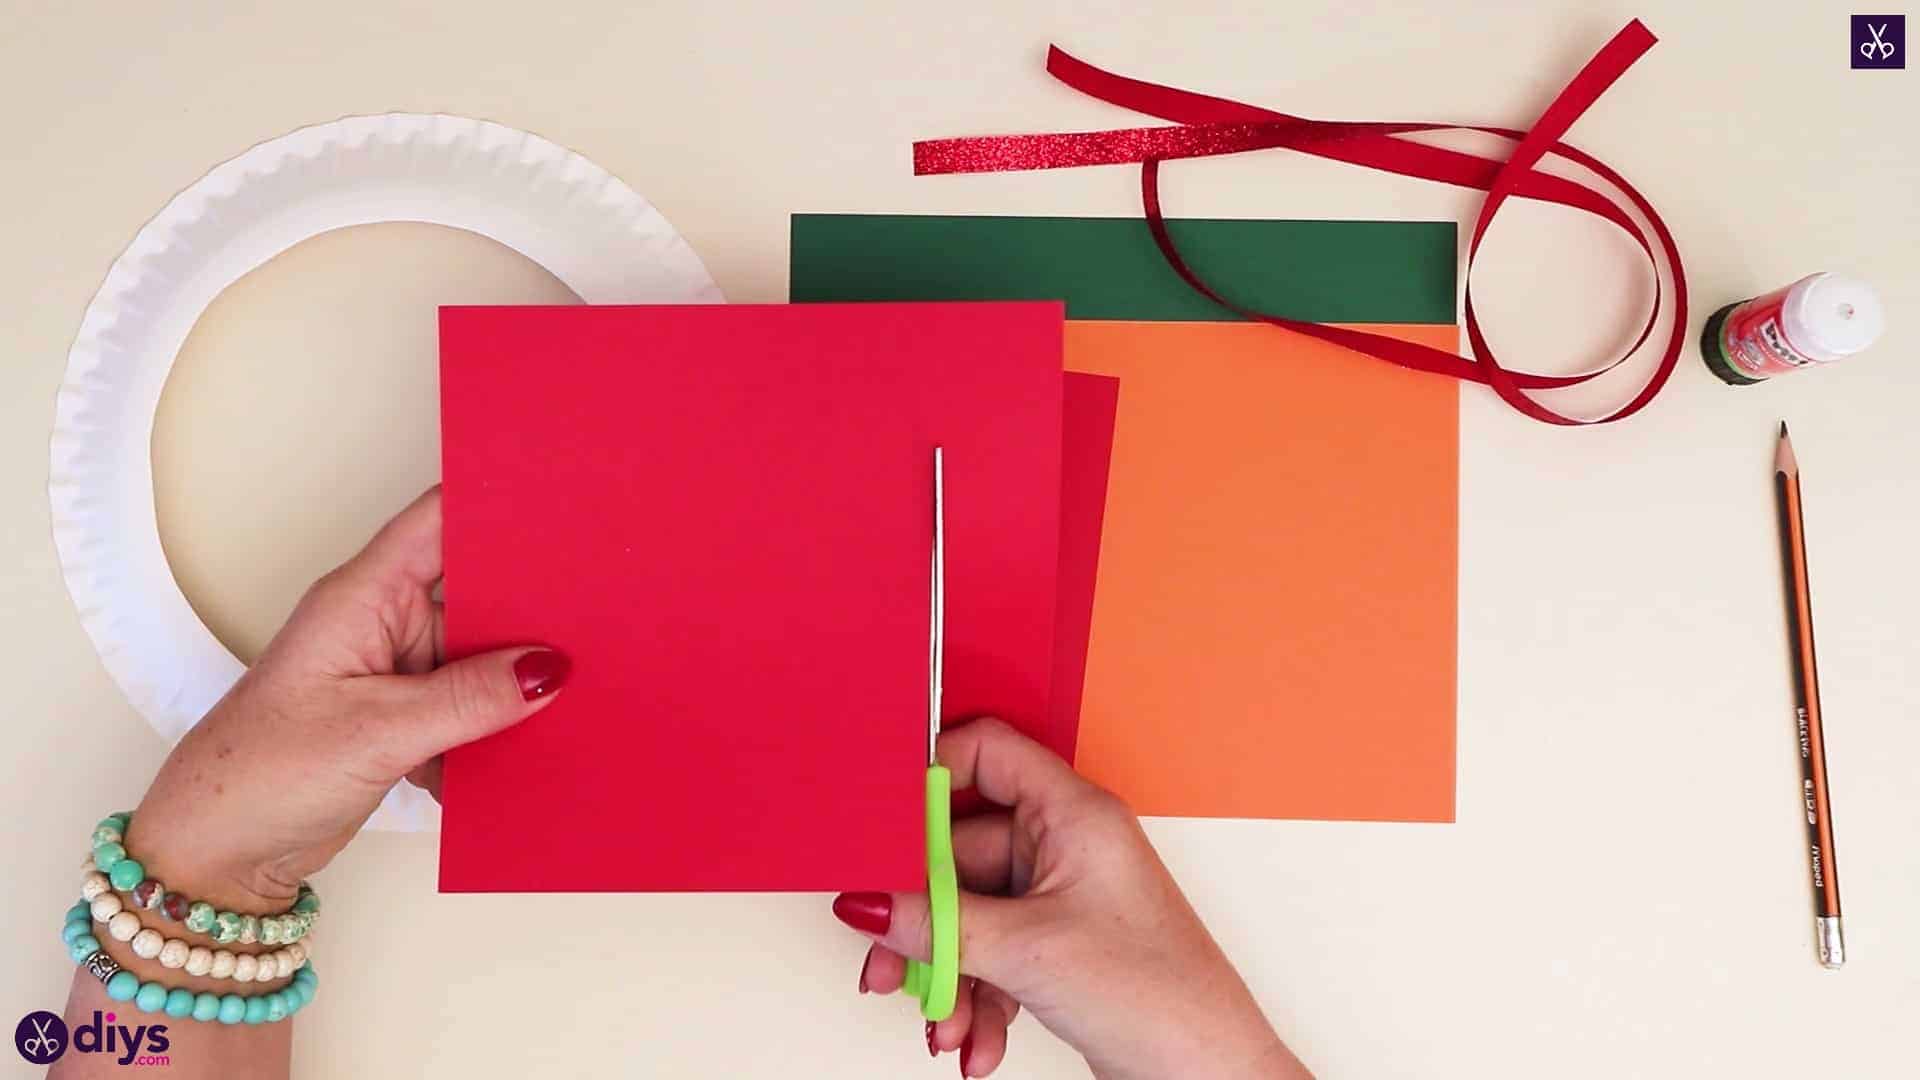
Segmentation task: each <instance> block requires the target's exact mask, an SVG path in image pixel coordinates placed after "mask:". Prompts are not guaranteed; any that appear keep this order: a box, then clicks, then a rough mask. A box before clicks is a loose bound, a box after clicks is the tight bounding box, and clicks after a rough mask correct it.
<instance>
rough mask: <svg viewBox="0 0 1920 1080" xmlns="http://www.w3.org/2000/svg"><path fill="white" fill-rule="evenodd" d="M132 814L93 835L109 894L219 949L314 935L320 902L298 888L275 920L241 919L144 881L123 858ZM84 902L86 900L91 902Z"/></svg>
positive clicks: (107, 821) (113, 818) (138, 868)
mask: <svg viewBox="0 0 1920 1080" xmlns="http://www.w3.org/2000/svg"><path fill="white" fill-rule="evenodd" d="M132 820H133V811H131V810H122V811H120V812H119V813H117V814H108V815H107V816H106V817H104V818H101V819H100V824H98V825H96V826H94V829H93V866H94V869H96V870H98V871H99V872H100V873H102V874H104V875H106V878H107V881H108V883H109V884H111V885H112V886H113V888H114V889H116V890H118V891H120V892H123V893H127V894H129V895H130V896H131V898H132V900H133V902H134V905H135V906H136V907H140V908H143V909H145V910H147V911H157V912H159V913H160V914H161V916H162V917H164V918H166V919H167V920H169V921H171V922H177V923H183V924H185V926H186V928H187V929H188V930H191V931H193V932H194V933H196V934H205V935H207V936H208V937H211V938H212V939H213V940H214V941H216V942H218V943H219V944H221V945H231V944H234V943H238V944H241V945H254V944H259V945H291V944H293V943H294V942H296V941H299V940H300V939H301V938H303V937H306V936H307V934H308V933H309V932H310V931H312V930H313V923H314V920H315V919H317V918H319V916H320V897H319V895H318V894H316V893H315V892H314V891H313V887H312V886H310V885H308V884H307V883H306V882H304V881H303V882H301V883H300V891H299V892H298V893H297V894H296V895H295V897H294V901H293V906H292V907H291V908H290V909H288V910H287V911H285V912H283V913H281V914H278V915H243V914H241V913H239V912H234V911H218V910H215V908H214V906H213V905H212V904H209V903H207V902H206V901H204V900H188V899H187V898H186V897H185V896H182V895H181V894H179V893H177V892H168V891H167V889H166V886H164V885H162V884H160V882H158V881H156V880H154V879H153V878H150V877H148V876H147V868H146V867H144V866H142V865H141V864H140V862H139V860H137V859H134V858H133V857H132V856H130V855H128V854H127V849H126V846H125V844H124V843H123V841H125V839H126V834H127V825H128V824H129V823H131V822H132ZM87 899H89V900H91V899H92V897H88V898H87Z"/></svg>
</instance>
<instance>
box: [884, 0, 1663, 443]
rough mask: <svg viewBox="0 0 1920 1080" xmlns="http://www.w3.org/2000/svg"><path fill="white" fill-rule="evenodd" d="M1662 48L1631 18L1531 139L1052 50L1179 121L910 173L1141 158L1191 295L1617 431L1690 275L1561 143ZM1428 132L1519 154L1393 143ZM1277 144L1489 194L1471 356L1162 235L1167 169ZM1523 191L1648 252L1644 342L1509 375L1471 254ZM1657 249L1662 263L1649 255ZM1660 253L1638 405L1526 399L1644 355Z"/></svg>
mask: <svg viewBox="0 0 1920 1080" xmlns="http://www.w3.org/2000/svg"><path fill="white" fill-rule="evenodd" d="M1655 40H1656V39H1655V38H1654V36H1653V34H1652V33H1651V32H1650V31H1648V30H1647V28H1646V27H1645V26H1644V25H1642V24H1641V22H1640V21H1639V20H1638V19H1635V20H1633V21H1632V22H1630V23H1628V24H1627V25H1626V26H1625V27H1624V28H1622V29H1621V30H1620V32H1619V33H1617V34H1615V35H1614V36H1613V38H1612V39H1611V40H1610V41H1608V42H1607V44H1606V45H1605V46H1604V47H1603V48H1602V49H1601V50H1600V51H1599V52H1598V53H1596V54H1595V55H1594V57H1593V58H1592V59H1591V60H1589V61H1588V62H1587V64H1586V66H1585V67H1583V68H1582V69H1581V70H1580V72H1579V74H1577V75H1575V76H1574V78H1573V80H1572V81H1570V82H1569V83H1568V84H1567V85H1566V87H1565V88H1563V89H1562V90H1561V91H1560V93H1559V94H1558V95H1556V96H1555V97H1554V99H1553V102H1552V103H1551V104H1549V105H1548V106H1547V108H1546V111H1545V112H1543V113H1542V114H1541V116H1540V119H1539V120H1538V121H1537V122H1536V123H1535V124H1534V126H1533V127H1532V129H1530V130H1528V131H1516V130H1513V129H1511V128H1502V127H1493V126H1486V125H1479V124H1442V123H1429V122H1417V121H1416V122H1348V121H1325V120H1309V119H1305V118H1303V117H1298V116H1290V115H1288V114H1286V113H1281V112H1275V111H1273V110H1270V109H1263V108H1259V107H1257V106H1253V105H1246V104H1242V103H1240V102H1236V101H1229V100H1227V99H1225V98H1218V97H1211V96H1208V95H1205V94H1196V93H1192V92H1190V91H1186V90H1179V89H1175V88H1173V87H1167V86H1160V85H1157V84H1155V83H1149V82H1143V81H1141V80H1138V79H1130V78H1127V77H1125V76H1121V75H1116V74H1114V73H1112V72H1108V71H1103V70H1101V69H1100V68H1097V67H1094V66H1093V65H1091V64H1088V63H1086V62H1085V61H1082V60H1078V59H1076V58H1074V57H1072V56H1070V55H1068V54H1067V53H1066V52H1064V51H1062V50H1061V49H1059V48H1058V47H1054V48H1051V49H1050V50H1049V51H1048V54H1047V72H1048V74H1050V75H1052V76H1053V77H1054V78H1056V79H1058V80H1060V81H1061V82H1063V83H1065V84H1066V85H1068V86H1070V87H1072V88H1074V89H1075V90H1078V91H1080V92H1081V93H1083V94H1086V95H1088V96H1090V97H1094V98H1098V99H1099V100H1101V101H1105V102H1108V103H1109V104H1113V105H1118V106H1121V107H1122V108H1126V109H1131V110H1133V111H1134V112H1138V113H1142V114H1145V115H1147V116H1152V117H1156V118H1158V119H1162V120H1169V121H1172V122H1173V125H1172V126H1164V127H1144V128H1120V129H1115V130H1110V131H1088V132H1073V133H1066V134H1054V135H1000V136H984V137H969V138H958V139H933V140H927V141H924V142H918V143H915V144H914V147H913V163H914V173H915V175H922V176H924V175H931V174H940V173H963V172H1001V171H1026V170H1032V169H1061V168H1076V167H1079V166H1084V165H1116V164H1139V165H1140V167H1141V171H1140V201H1141V208H1142V212H1143V214H1144V216H1145V218H1146V223H1147V227H1148V229H1149V230H1150V231H1151V232H1152V234H1153V240H1154V243H1155V244H1156V245H1157V246H1158V247H1159V249H1160V253H1161V255H1162V256H1163V257H1164V258H1165V259H1166V260H1167V264H1168V265H1169V266H1171V267H1172V268H1173V270H1174V271H1175V272H1176V273H1178V274H1179V275H1180V277H1181V279H1182V280H1184V281H1185V282H1186V283H1187V284H1188V285H1189V286H1190V287H1192V288H1193V289H1194V290H1196V291H1197V292H1199V293H1201V294H1202V295H1204V296H1206V297H1207V298H1208V299H1210V300H1212V301H1214V302H1215V303H1217V304H1219V305H1221V306H1222V307H1224V308H1226V309H1227V310H1229V311H1232V312H1234V313H1235V314H1238V315H1240V316H1242V317H1243V318H1247V319H1252V320H1256V321H1259V322H1264V323H1268V324H1270V325H1273V326H1278V327H1281V328H1283V329H1286V330H1292V331H1294V332H1295V333H1301V334H1306V335H1309V336H1311V337H1315V338H1319V339H1320V340H1322V341H1327V342H1330V343H1332V344H1336V345H1340V346H1343V347H1345V348H1349V349H1353V350H1355V351H1357V352H1362V353H1366V354H1368V355H1370V356H1374V357H1377V358H1379V359H1381V360H1385V361H1387V362H1388V363H1391V364H1397V365H1399V366H1401V367H1405V368H1410V369H1413V370H1415V371H1424V372H1430V373H1433V374H1437V375H1445V376H1447V377H1449V378H1454V379H1460V380H1463V381H1468V382H1475V383H1480V384H1483V385H1486V386H1488V387H1490V388H1491V389H1492V390H1493V391H1494V392H1495V393H1496V394H1498V395H1499V396H1500V398H1501V400H1503V401H1505V402H1506V403H1507V404H1508V405H1510V406H1512V407H1513V408H1514V409H1516V410H1518V411H1519V412H1521V413H1524V414H1525V415H1527V416H1530V417H1532V418H1533V419H1535V420H1540V421H1543V422H1545V423H1550V424H1565V425H1578V424H1592V423H1608V422H1611V421H1615V420H1622V419H1625V418H1626V417H1628V416H1632V415H1633V414H1634V413H1636V412H1639V411H1640V410H1641V409H1642V408H1644V407H1646V405H1647V403H1648V402H1650V401H1652V400H1653V398H1654V397H1655V396H1656V395H1657V394H1658V393H1659V392H1660V390H1661V388H1662V387H1664V386H1665V385H1666V382H1667V380H1668V378H1669V377H1670V376H1671V375H1672V374H1673V369H1674V366H1675V364H1676V362H1677V361H1678V360H1679V357H1680V352H1681V349H1682V348H1683V347H1684V345H1685V341H1686V323H1687V286H1686V276H1685V272H1684V271H1683V270H1682V268H1681V264H1680V251H1679V248H1678V246H1677V245H1676V244H1675V243H1674V239H1673V234H1672V232H1671V231H1670V230H1669V229H1668V228H1667V226H1666V223H1665V222H1664V221H1662V220H1661V218H1660V215H1659V214H1658V213H1656V212H1655V211H1654V209H1653V206H1652V204H1651V203H1649V202H1648V201H1647V200H1646V198H1645V197H1644V196H1642V195H1641V194H1640V192H1639V191H1638V190H1636V189H1635V188H1634V187H1633V186H1632V185H1631V184H1629V183H1627V181H1626V180H1625V178H1623V177H1622V176H1621V175H1620V174H1619V173H1617V172H1615V171H1614V170H1613V169H1612V168H1610V167H1608V166H1607V165H1606V164H1605V163H1604V162H1602V161H1600V160H1599V159H1598V158H1595V157H1594V156H1593V155H1591V154H1588V153H1586V152H1585V151H1583V150H1580V149H1579V148H1578V147H1574V146H1570V145H1568V144H1567V143H1564V142H1562V141H1561V136H1562V135H1564V134H1565V133H1566V131H1567V129H1568V128H1569V127H1571V126H1572V125H1573V123H1574V121H1576V120H1578V119H1579V118H1580V116H1581V114H1582V113H1584V112H1586V110H1587V109H1588V108H1590V107H1591V106H1592V105H1593V104H1594V102H1595V101H1597V100H1599V98H1600V95H1601V94H1603V93H1605V91H1606V90H1607V88H1608V87H1609V86H1611V85H1613V83H1614V82H1615V81H1616V80H1617V79H1619V77H1620V76H1621V75H1622V74H1624V73H1625V72H1626V70H1627V69H1628V68H1629V67H1631V66H1632V65H1633V63H1634V61H1636V60H1638V59H1639V58H1640V56H1641V55H1643V54H1644V53H1645V52H1646V51H1647V50H1648V49H1649V48H1651V47H1652V46H1653V45H1654V43H1655ZM1428 131H1476V132H1481V133H1484V134H1489V135H1496V136H1500V137H1502V138H1505V139H1510V140H1513V141H1514V142H1515V143H1516V144H1517V145H1516V146H1515V147H1514V150H1513V152H1512V154H1511V155H1509V156H1508V157H1507V158H1506V159H1505V160H1499V159H1493V158H1486V157H1481V156H1479V155H1476V154H1469V153H1465V152H1462V151H1458V150H1450V149H1447V148H1444V147H1438V146H1429V145H1427V144H1425V143H1418V142H1412V141H1409V140H1407V139H1403V138H1399V137H1398V136H1401V135H1406V134H1411V133H1415V132H1428ZM1269 149H1288V150H1296V151H1299V152H1301V153H1305V154H1312V155H1315V156H1317V157H1323V158H1328V159H1330V160H1334V161H1342V162H1347V163H1349V164H1353V165H1360V166H1363V167H1365V168H1370V169H1378V170H1381V171H1383V172H1390V173H1396V174H1399V175H1402V176H1410V177H1414V178H1417V179H1421V180H1432V181H1435V182H1438V183H1444V184H1452V185H1455V186H1458V187H1467V188H1474V189H1477V190H1481V191H1485V192H1486V193H1487V197H1486V199H1485V200H1484V201H1483V202H1482V203H1481V205H1480V210H1479V213H1478V214H1477V216H1476V217H1475V219H1474V226H1473V231H1472V233H1471V235H1470V238H1469V240H1468V245H1467V256H1466V273H1465V280H1466V287H1465V290H1464V293H1465V296H1464V304H1463V321H1464V323H1465V325H1466V331H1467V340H1468V342H1469V343H1470V344H1471V346H1472V349H1471V355H1468V356H1459V355H1455V354H1454V353H1450V352H1447V351H1445V350H1443V349H1435V348H1431V347H1429V346H1425V345H1417V344H1413V343H1411V342H1405V341H1400V340H1397V339H1395V338H1390V337H1387V336H1385V335H1382V334H1374V333H1368V332H1366V331H1363V330H1352V329H1348V328H1344V327H1338V326H1327V325H1324V324H1321V323H1311V322H1304V321H1301V320H1298V319H1289V318H1287V317H1285V316H1283V315H1278V314H1275V313H1272V312H1263V311H1259V310H1256V309H1253V308H1250V307H1246V306H1244V305H1240V304H1237V303H1235V302H1233V301H1232V300H1230V299H1228V298H1227V297H1226V296H1225V295H1223V294H1222V293H1221V292H1220V291H1219V290H1218V289H1216V288H1214V287H1213V286H1212V285H1210V284H1209V283H1208V282H1207V281H1206V280H1205V279H1204V278H1203V277H1201V275H1200V274H1199V272H1198V271H1196V270H1194V269H1193V267H1192V266H1190V265H1189V264H1188V263H1187V262H1186V260H1185V259H1184V258H1183V257H1182V256H1181V254H1180V251H1179V248H1178V246H1177V245H1176V244H1175V243H1174V240H1173V236H1172V234H1171V232H1170V231H1169V230H1168V229H1167V224H1166V218H1165V215H1164V213H1163V212H1162V210H1161V205H1160V180H1159V174H1160V163H1161V162H1163V161H1169V160H1175V159H1182V158H1196V157H1214V156H1218V155H1223V154H1239V153H1246V152H1249V151H1254V150H1269ZM1549 154H1552V155H1555V156H1558V157H1561V158H1564V159H1566V160H1568V161H1571V162H1573V163H1575V164H1577V165H1579V166H1581V167H1582V168H1584V169H1586V170H1587V171H1589V172H1591V173H1593V174H1594V175H1596V176H1598V177H1600V178H1601V179H1602V180H1603V181H1605V182H1606V183H1607V184H1608V185H1610V186H1612V187H1614V188H1616V189H1618V190H1619V192H1620V193H1621V194H1622V195H1624V196H1625V197H1626V200H1627V202H1628V203H1630V204H1631V205H1632V207H1633V208H1634V210H1636V211H1638V213H1639V214H1640V216H1641V217H1642V218H1644V219H1645V221H1646V223H1647V226H1648V227H1649V228H1650V229H1651V230H1652V232H1653V239H1652V240H1649V239H1648V237H1647V234H1646V230H1645V229H1642V228H1641V226H1640V224H1639V222H1637V221H1636V220H1635V219H1634V217H1633V216H1632V215H1631V214H1629V213H1628V212H1627V211H1626V210H1625V209H1624V208H1622V207H1621V206H1620V204H1619V203H1617V202H1616V201H1614V200H1613V199H1611V198H1609V197H1608V196H1606V195H1603V194H1601V193H1600V192H1598V191H1595V190H1593V189H1592V188H1590V187H1587V186H1586V185H1584V184H1581V183H1578V182H1576V181H1573V180H1568V179H1566V178H1564V177H1560V176H1555V175H1553V174H1551V173H1543V172H1539V171H1538V170H1536V169H1535V167H1534V166H1535V165H1537V164H1538V163H1539V162H1540V160H1541V159H1542V158H1544V157H1546V156H1547V155H1549ZM1514 197H1518V198H1522V199H1532V200H1536V201H1539V202H1547V203H1553V204H1556V205H1560V206H1566V207H1569V208H1571V209H1574V210H1579V211H1581V212H1583V213H1587V214H1592V215H1594V216H1596V217H1599V218H1601V219H1603V220H1605V221H1607V222H1608V223H1610V224H1612V225H1613V226H1614V227H1616V228H1618V229H1620V230H1621V231H1622V232H1624V233H1626V234H1627V235H1628V237H1629V238H1631V239H1632V240H1633V241H1634V243H1635V244H1636V245H1638V247H1639V248H1640V250H1641V253H1642V254H1643V255H1644V256H1645V257H1646V260H1647V265H1648V268H1649V269H1650V270H1651V271H1652V272H1653V276H1654V296H1653V304H1652V306H1651V309H1650V310H1649V312H1648V314H1647V319H1646V322H1645V324H1644V325H1643V326H1642V328H1641V330H1640V334H1639V337H1638V338H1637V340H1635V342H1634V343H1633V345H1632V346H1631V347H1630V348H1628V349H1627V350H1626V351H1625V352H1624V353H1622V354H1621V355H1620V356H1619V357H1617V358H1616V359H1614V360H1612V361H1610V362H1609V363H1607V364H1605V365H1602V366H1601V367H1599V368H1596V369H1594V370H1592V371H1588V372H1585V373H1583V374H1577V375H1536V374H1528V373H1525V372H1520V371H1515V370H1512V369H1509V368H1507V367H1505V366H1503V365H1502V364H1501V363H1500V362H1499V360H1498V359H1497V358H1496V357H1495V356H1494V354H1493V350H1492V348H1491V346H1489V345H1488V344H1487V339H1486V334H1485V333H1484V331H1483V330H1482V328H1481V325H1480V320H1479V317H1478V315H1477V314H1476V313H1475V311H1474V303H1473V260H1474V257H1475V256H1476V255H1477V254H1478V253H1479V249H1480V243H1481V241H1482V239H1483V238H1484V237H1485V236H1486V232H1487V229H1488V228H1489V227H1490V226H1491V225H1492V224H1493V219H1494V216H1495V215H1496V214H1497V213H1498V212H1499V210H1500V207H1501V206H1502V205H1504V204H1505V202H1506V201H1507V199H1509V198H1514ZM1656 243H1657V245H1658V247H1659V257H1656V255H1655V252H1654V248H1655V245H1656ZM1661 259H1664V261H1665V263H1666V265H1667V267H1668V271H1669V273H1670V274H1671V277H1672V280H1673V291H1672V298H1673V322H1672V326H1671V328H1670V329H1669V332H1668V335H1667V339H1666V342H1665V345H1664V346H1663V348H1662V352H1661V356H1660V361H1659V363H1658V364H1657V365H1656V367H1655V368H1654V370H1653V372H1652V373H1651V375H1650V376H1649V377H1648V379H1647V381H1646V383H1645V384H1644V385H1642V386H1641V388H1640V390H1639V391H1638V392H1637V393H1636V394H1635V395H1634V396H1633V397H1632V399H1631V400H1629V401H1628V402H1627V404H1625V405H1623V406H1622V407H1620V408H1619V409H1617V410H1615V411H1614V412H1612V413H1609V414H1607V415H1605V416H1602V417H1598V418H1594V419H1583V418H1578V417H1572V416H1566V415H1563V414H1561V413H1558V412H1556V411H1554V410H1552V409H1549V408H1547V407H1545V406H1544V405H1542V404H1540V403H1539V402H1538V401H1536V400H1534V399H1533V398H1532V397H1530V396H1528V394H1527V393H1526V391H1529V390H1552V389H1559V388H1564V387H1569V386H1578V385H1580V384H1582V383H1586V382H1589V381H1591V380H1593V379H1596V378H1599V377H1600V376H1602V375H1605V374H1607V373H1608V372H1610V371H1612V370H1614V369H1615V368H1617V367H1618V366H1620V365H1621V364H1622V363H1624V362H1626V361H1627V360H1628V359H1629V358H1631V357H1632V356H1633V355H1634V354H1636V353H1637V352H1639V350H1640V348H1641V347H1642V346H1643V345H1645V344H1646V342H1647V340H1648V339H1649V338H1650V337H1651V336H1652V335H1653V332H1654V329H1655V327H1656V326H1657V325H1658V323H1659V321H1660V314H1661V309H1662V307H1663V304H1664V301H1665V299H1666V293H1665V290H1664V288H1663V286H1662V283H1661V275H1660V267H1659V263H1660V261H1661Z"/></svg>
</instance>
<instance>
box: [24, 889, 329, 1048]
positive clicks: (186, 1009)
mask: <svg viewBox="0 0 1920 1080" xmlns="http://www.w3.org/2000/svg"><path fill="white" fill-rule="evenodd" d="M90 918H91V916H90V912H89V909H88V906H87V902H86V901H84V900H82V901H81V902H79V903H77V904H75V905H73V906H72V907H70V908H68V909H67V918H66V925H65V926H64V927H63V928H62V929H61V931H60V940H61V941H63V942H65V943H66V946H67V955H69V956H71V957H72V958H73V961H74V963H76V964H78V965H80V966H81V967H82V968H84V969H86V972H87V974H89V975H92V976H93V977H94V978H96V979H99V980H100V981H101V982H102V983H103V984H105V986H106V988H107V997H109V998H111V999H113V1000H114V1001H131V1002H133V1004H134V1007H136V1008H138V1009H139V1010H140V1011H142V1012H164V1013H166V1014H167V1015H168V1016H171V1017H173V1018H174V1019H176V1020H186V1019H193V1020H199V1021H201V1022H203V1023H204V1022H208V1021H213V1020H218V1021H219V1022H221V1023H223V1024H239V1023H247V1024H270V1023H273V1022H275V1021H279V1020H285V1019H286V1018H287V1017H289V1016H292V1015H293V1014H294V1013H297V1012H299V1011H300V1010H301V1009H304V1008H306V1007H307V1006H308V1005H309V1004H310V1003H312V1001H313V997H314V993H315V991H317V990H318V989H319V986H320V977H319V976H318V975H316V974H314V971H313V961H311V960H309V961H307V962H306V963H304V964H301V965H300V970H298V971H296V972H294V973H293V981H292V982H291V983H288V984H287V985H286V987H285V988H283V989H280V990H274V991H272V992H269V993H265V994H210V993H205V992H202V993H198V994H196V993H194V992H193V991H191V990H188V989H186V988H184V987H171V988H170V987H166V986H162V985H160V984H159V983H157V982H144V983H143V982H141V981H140V978H139V976H137V975H135V974H134V973H133V972H131V971H127V970H124V969H123V968H121V966H120V964H119V962H118V961H116V960H114V958H113V957H111V956H108V955H107V953H106V951H105V950H104V949H102V948H101V947H100V942H99V940H98V939H97V938H95V937H94V936H93V933H92V930H93V924H92V923H91V921H90Z"/></svg>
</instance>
